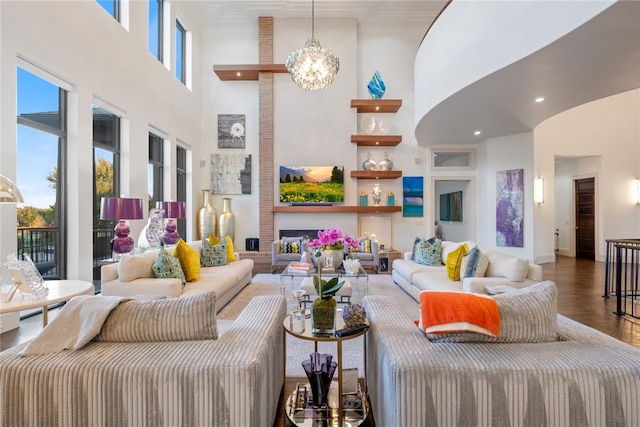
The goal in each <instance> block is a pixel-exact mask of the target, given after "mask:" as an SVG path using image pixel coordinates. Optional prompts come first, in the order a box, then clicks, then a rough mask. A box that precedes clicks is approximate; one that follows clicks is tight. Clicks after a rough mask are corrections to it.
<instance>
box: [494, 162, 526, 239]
mask: <svg viewBox="0 0 640 427" xmlns="http://www.w3.org/2000/svg"><path fill="white" fill-rule="evenodd" d="M523 178H524V170H523V169H511V170H505V171H498V172H496V245H497V246H504V247H513V248H521V247H523V229H522V225H523V219H524V212H523V211H524V191H523V188H524V184H523Z"/></svg>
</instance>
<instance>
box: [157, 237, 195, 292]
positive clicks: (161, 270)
mask: <svg viewBox="0 0 640 427" xmlns="http://www.w3.org/2000/svg"><path fill="white" fill-rule="evenodd" d="M152 268H153V274H155V275H156V277H158V278H166V277H173V278H176V279H180V281H181V282H182V287H183V288H184V285H185V283H187V280H186V279H185V277H184V272H183V271H182V267H181V266H180V260H179V259H178V258H176V257H174V256H173V255H170V254H169V253H168V252H167V251H166V250H165V248H164V247H162V248H160V252H159V253H158V256H157V257H156V260H155V261H154V262H153V267H152Z"/></svg>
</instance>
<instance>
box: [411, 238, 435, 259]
mask: <svg viewBox="0 0 640 427" xmlns="http://www.w3.org/2000/svg"><path fill="white" fill-rule="evenodd" d="M423 241H426V242H429V243H431V244H434V243H435V242H436V238H435V237H431V238H429V239H424V238H422V237H419V236H416V238H415V239H414V240H413V246H412V247H411V261H415V260H416V249H418V245H419V244H420V242H423Z"/></svg>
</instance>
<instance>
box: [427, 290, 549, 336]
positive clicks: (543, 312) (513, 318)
mask: <svg viewBox="0 0 640 427" xmlns="http://www.w3.org/2000/svg"><path fill="white" fill-rule="evenodd" d="M557 294H558V290H557V288H556V284H555V283H553V282H551V281H545V282H540V283H536V284H535V285H531V286H528V287H526V288H522V289H516V290H513V291H511V292H506V293H503V294H500V295H496V296H493V297H492V298H493V299H494V301H495V302H496V304H497V305H498V310H499V311H500V333H499V334H498V336H497V337H495V338H492V337H489V336H485V335H481V334H478V333H470V332H460V333H445V334H427V337H428V338H429V340H431V341H435V342H492V343H524V342H528V343H538V342H549V341H556V340H557V339H558V338H557V333H558V319H557V313H558V304H557ZM476 295H477V294H476ZM490 298H491V297H490ZM438 310H439V311H446V310H458V307H456V305H455V304H454V305H451V306H448V307H445V306H440V307H438Z"/></svg>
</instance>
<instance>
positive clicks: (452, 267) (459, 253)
mask: <svg viewBox="0 0 640 427" xmlns="http://www.w3.org/2000/svg"><path fill="white" fill-rule="evenodd" d="M467 252H469V247H468V246H467V244H466V243H463V244H462V245H460V246H459V247H458V248H457V249H455V250H453V251H451V252H449V255H447V263H446V269H447V276H449V279H451V280H453V281H455V282H457V281H458V280H460V265H461V264H462V257H464V255H465V254H466V253H467Z"/></svg>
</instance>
